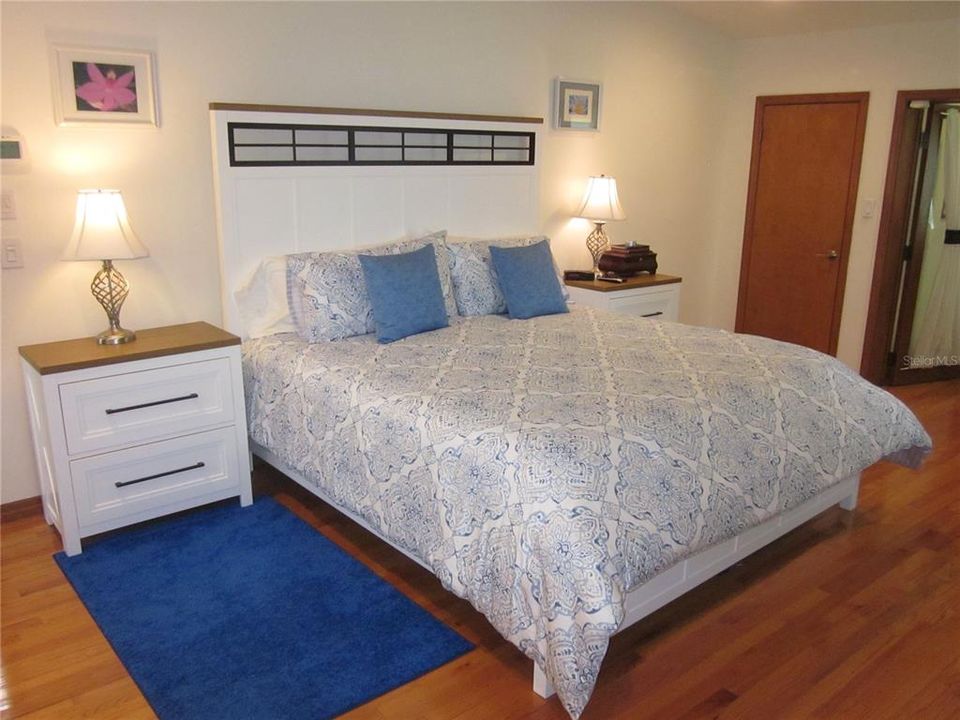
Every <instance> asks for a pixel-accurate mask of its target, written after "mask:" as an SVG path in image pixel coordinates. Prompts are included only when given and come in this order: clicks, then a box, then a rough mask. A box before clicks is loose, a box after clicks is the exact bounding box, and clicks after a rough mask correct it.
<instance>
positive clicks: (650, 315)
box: [640, 312, 663, 317]
mask: <svg viewBox="0 0 960 720" xmlns="http://www.w3.org/2000/svg"><path fill="white" fill-rule="evenodd" d="M657 315H663V313H662V312H655V313H647V314H646V315H641V316H640V317H656V316H657Z"/></svg>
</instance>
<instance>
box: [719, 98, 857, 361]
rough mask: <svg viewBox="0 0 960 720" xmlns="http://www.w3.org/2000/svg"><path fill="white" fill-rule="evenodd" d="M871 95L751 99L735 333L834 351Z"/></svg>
mask: <svg viewBox="0 0 960 720" xmlns="http://www.w3.org/2000/svg"><path fill="white" fill-rule="evenodd" d="M868 97H869V94H868V93H846V94H828V95H789V96H775V97H759V98H757V106H756V114H755V118H754V134H753V154H752V157H751V161H750V186H749V190H748V193H747V217H746V222H745V226H744V236H743V254H742V257H741V265H740V296H739V300H738V303H737V328H736V329H737V332H745V333H751V334H754V335H764V336H766V337H771V338H775V339H777V340H786V341H788V342H793V343H797V344H800V345H806V346H807V347H810V348H813V349H815V350H820V351H822V352H826V353H831V354H833V353H836V350H837V337H838V333H839V331H840V311H841V308H842V305H843V288H844V280H845V278H846V270H847V258H848V255H849V247H850V235H851V232H852V229H853V218H854V213H855V208H856V201H857V184H858V182H859V179H860V158H861V155H862V152H863V132H864V127H865V125H866V118H867V100H868Z"/></svg>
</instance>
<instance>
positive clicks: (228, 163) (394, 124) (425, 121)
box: [210, 103, 542, 333]
mask: <svg viewBox="0 0 960 720" xmlns="http://www.w3.org/2000/svg"><path fill="white" fill-rule="evenodd" d="M210 115H211V132H212V136H213V169H214V183H215V193H216V205H217V231H218V235H219V250H220V283H221V284H220V290H221V299H222V306H223V321H224V324H225V326H226V328H227V329H228V330H230V331H232V332H235V333H241V331H242V327H241V323H240V321H239V316H238V313H237V308H236V305H235V303H234V299H233V293H234V291H235V290H236V289H237V288H238V287H240V285H241V284H242V283H243V282H244V281H245V280H246V279H247V278H248V277H249V275H250V273H252V272H253V270H254V268H255V267H256V265H257V263H259V261H260V260H261V259H262V258H264V257H267V256H271V255H286V254H288V253H295V252H305V251H310V250H335V249H345V248H352V247H363V246H367V245H376V244H379V243H385V242H389V241H391V240H395V239H399V238H401V237H404V236H408V235H420V234H424V233H426V232H430V231H433V230H442V229H446V230H447V231H448V232H449V233H450V234H451V235H463V236H471V237H497V236H501V237H503V236H508V235H520V234H532V233H536V232H538V231H539V227H538V226H539V217H540V214H539V190H538V183H537V168H538V163H537V160H538V159H537V157H536V153H537V147H538V146H539V143H538V142H537V140H538V133H539V129H540V127H541V124H542V120H541V119H539V118H502V117H485V116H465V115H441V114H436V113H400V112H396V113H394V112H384V111H361V110H335V109H320V108H288V107H275V106H268V107H261V106H244V105H228V104H223V103H214V104H211V106H210ZM368 128H369V129H368ZM398 144H399V147H398ZM411 161H414V162H415V163H416V164H409V163H410V162H411ZM334 163H335V164H334ZM370 163H375V164H370Z"/></svg>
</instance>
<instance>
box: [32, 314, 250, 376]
mask: <svg viewBox="0 0 960 720" xmlns="http://www.w3.org/2000/svg"><path fill="white" fill-rule="evenodd" d="M136 333H137V339H136V340H134V341H133V342H129V343H126V344H124V345H98V344H97V339H96V338H94V337H86V338H77V339H75V340H61V341H59V342H50V343H40V344H39V345H24V346H22V347H21V348H20V355H21V357H23V359H24V360H26V361H27V362H28V363H30V365H32V366H33V368H34V369H35V370H36V371H37V372H38V373H40V374H41V375H50V374H52V373H61V372H67V371H69V370H83V369H85V368H92V367H100V366H102V365H113V364H115V363H123V362H130V361H131V360H146V359H148V358H156V357H163V356H164V355H179V354H181V353H187V352H197V351H199V350H211V349H213V348H219V347H227V346H229V345H239V344H240V338H238V337H237V336H236V335H233V334H231V333H228V332H227V331H226V330H221V329H220V328H218V327H214V326H213V325H211V324H210V323H205V322H193V323H185V324H183V325H167V326H165V327H158V328H149V329H147V330H137V331H136Z"/></svg>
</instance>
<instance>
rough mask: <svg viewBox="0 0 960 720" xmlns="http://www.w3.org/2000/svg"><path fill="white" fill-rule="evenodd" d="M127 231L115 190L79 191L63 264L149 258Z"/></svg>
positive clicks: (146, 251) (127, 221)
mask: <svg viewBox="0 0 960 720" xmlns="http://www.w3.org/2000/svg"><path fill="white" fill-rule="evenodd" d="M149 254H150V253H149V251H148V250H147V248H146V246H145V245H144V244H143V243H141V242H140V239H139V238H138V237H137V236H136V234H135V233H134V232H133V228H131V227H130V221H129V220H128V219H127V209H126V208H125V207H124V205H123V196H121V195H120V191H119V190H80V191H79V192H78V193H77V217H76V221H75V222H74V226H73V236H72V237H71V238H70V244H69V245H67V249H66V250H64V252H63V258H62V259H63V260H130V259H133V258H142V257H147V256H148V255H149Z"/></svg>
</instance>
